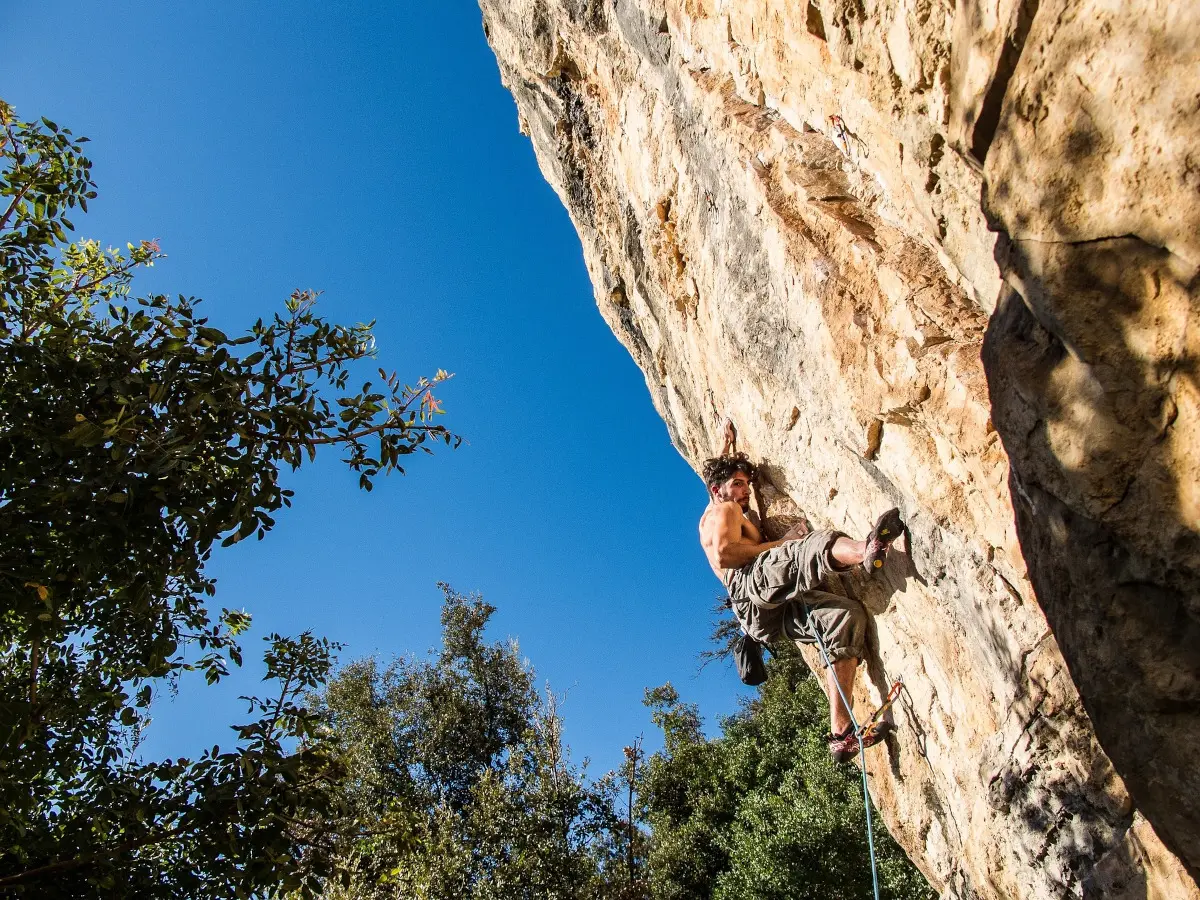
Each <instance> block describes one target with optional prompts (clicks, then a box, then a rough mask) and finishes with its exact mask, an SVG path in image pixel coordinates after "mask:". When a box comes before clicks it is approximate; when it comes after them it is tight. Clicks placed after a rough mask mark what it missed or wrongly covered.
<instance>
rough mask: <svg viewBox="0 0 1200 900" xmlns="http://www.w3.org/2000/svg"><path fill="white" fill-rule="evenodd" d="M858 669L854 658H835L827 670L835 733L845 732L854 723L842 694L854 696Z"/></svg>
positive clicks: (849, 696)
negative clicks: (839, 690)
mask: <svg viewBox="0 0 1200 900" xmlns="http://www.w3.org/2000/svg"><path fill="white" fill-rule="evenodd" d="M857 671H858V660H857V659H852V658H851V659H839V660H835V661H834V663H833V665H832V666H830V667H829V668H828V669H826V670H825V693H826V695H828V697H829V728H830V731H832V732H833V733H834V734H843V733H844V732H845V731H846V729H848V728H850V727H851V726H852V724H853V723H852V722H851V719H850V713H849V711H848V710H847V709H846V706H845V704H843V703H842V696H843V695H844V696H845V697H846V698H847V699H850V698H852V697H853V696H854V675H855V672H857ZM839 687H841V692H840V693H839V692H838V688H839Z"/></svg>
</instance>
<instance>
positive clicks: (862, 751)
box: [797, 592, 879, 900]
mask: <svg viewBox="0 0 1200 900" xmlns="http://www.w3.org/2000/svg"><path fill="white" fill-rule="evenodd" d="M797 594H799V592H797ZM800 605H801V607H803V609H804V621H805V624H806V625H808V629H809V631H811V632H812V634H813V637H815V638H816V639H817V647H818V649H819V650H820V651H821V658H822V659H823V660H825V667H826V668H827V669H832V668H833V660H831V659H830V658H829V651H828V650H827V649H825V639H824V638H823V637H822V636H821V629H820V628H819V627H818V626H817V621H816V619H814V618H813V617H812V615H811V613H812V611H811V610H810V609H809V608H808V604H807V603H805V602H804V601H803V600H801V601H800ZM833 683H834V684H836V685H837V690H838V696H840V697H841V698H842V705H843V706H844V707H845V710H846V715H848V716H849V717H850V724H851V725H853V726H854V734H855V736H856V737H857V738H858V758H859V762H860V763H861V766H860V768H861V769H862V790H863V808H864V809H865V810H866V811H867V849H868V850H870V851H871V886H872V888H873V889H874V891H875V900H879V864H878V862H877V861H876V859H875V835H874V831H875V829H874V827H873V824H872V821H873V820H872V818H871V795H870V793H869V792H868V790H867V748H866V747H864V746H863V741H862V739H863V729H862V727H861V726H860V725H859V724H858V719H856V718H854V708H853V707H852V706H851V705H850V699H849V698H848V697H847V696H846V692H845V691H843V690H842V685H841V682H839V681H838V679H837V677H836V676H834V678H833ZM829 702H830V703H832V702H833V698H832V697H831V698H830V701H829Z"/></svg>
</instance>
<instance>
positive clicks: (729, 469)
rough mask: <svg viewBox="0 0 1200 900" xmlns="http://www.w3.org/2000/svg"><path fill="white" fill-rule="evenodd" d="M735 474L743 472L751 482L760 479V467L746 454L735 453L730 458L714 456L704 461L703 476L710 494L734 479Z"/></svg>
mask: <svg viewBox="0 0 1200 900" xmlns="http://www.w3.org/2000/svg"><path fill="white" fill-rule="evenodd" d="M734 472H743V473H745V475H746V477H747V478H749V479H750V480H751V481H754V480H755V479H756V478H758V467H757V466H755V465H754V463H752V462H750V458H749V457H748V456H746V454H745V453H734V454H731V455H729V456H714V457H713V458H712V459H706V460H705V461H704V467H703V469H702V470H701V475H702V476H703V477H704V483H705V484H706V485H708V490H709V493H712V489H713V488H714V487H716V486H717V485H719V484H724V483H725V482H726V481H728V480H729V479H730V478H732V477H733V473H734Z"/></svg>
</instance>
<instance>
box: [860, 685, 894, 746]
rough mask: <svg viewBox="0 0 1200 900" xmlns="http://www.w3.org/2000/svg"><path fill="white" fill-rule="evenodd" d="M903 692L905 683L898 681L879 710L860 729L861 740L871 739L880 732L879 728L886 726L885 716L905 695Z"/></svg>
mask: <svg viewBox="0 0 1200 900" xmlns="http://www.w3.org/2000/svg"><path fill="white" fill-rule="evenodd" d="M903 691H904V682H903V681H902V680H897V681H896V683H895V684H893V685H892V687H891V690H889V691H888V692H887V696H886V697H884V698H883V703H881V704H880V706H879V709H877V710H875V712H873V713H871V718H869V719H867V721H866V722H864V723H863V724H862V727H860V728H859V730H858V737H859V740H862V739H863V738H867V737H871V736H872V735H874V734H875V732H876V731H878V730H879V726H880V725H882V724H884V722H883V717H884V715H885V714H886V713H887V711H888V710H889V709H891V708H892V704H894V703H895V702H896V701H897V700H899V699H900V694H901V693H903Z"/></svg>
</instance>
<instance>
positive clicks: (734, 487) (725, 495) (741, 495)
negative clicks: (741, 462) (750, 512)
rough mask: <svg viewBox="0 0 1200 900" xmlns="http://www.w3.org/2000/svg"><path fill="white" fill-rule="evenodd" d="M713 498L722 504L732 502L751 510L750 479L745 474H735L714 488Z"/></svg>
mask: <svg viewBox="0 0 1200 900" xmlns="http://www.w3.org/2000/svg"><path fill="white" fill-rule="evenodd" d="M713 496H714V497H716V498H717V500H719V501H721V502H722V503H727V502H729V501H730V500H732V501H733V502H734V503H736V504H737V505H738V506H740V507H741V508H742V509H749V508H750V478H749V476H747V475H746V473H745V472H734V473H733V476H732V477H731V478H730V479H729V480H728V481H725V482H722V483H721V484H719V485H717V486H716V487H715V488H713Z"/></svg>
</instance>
